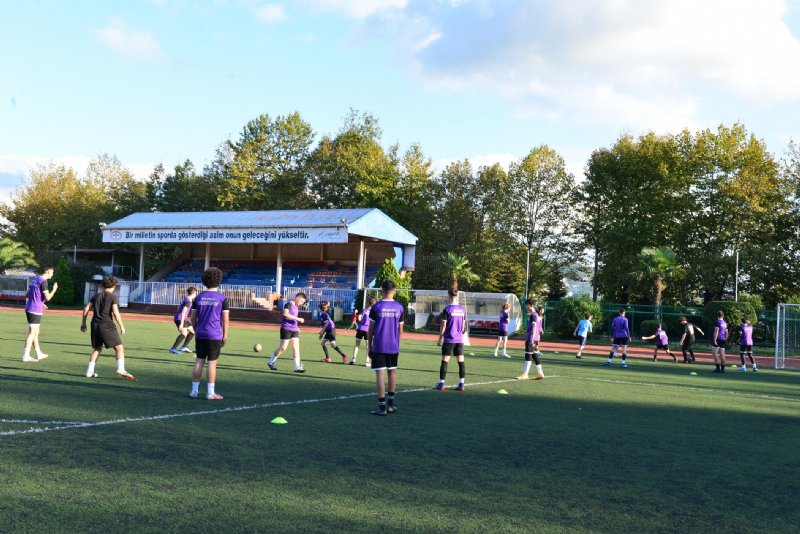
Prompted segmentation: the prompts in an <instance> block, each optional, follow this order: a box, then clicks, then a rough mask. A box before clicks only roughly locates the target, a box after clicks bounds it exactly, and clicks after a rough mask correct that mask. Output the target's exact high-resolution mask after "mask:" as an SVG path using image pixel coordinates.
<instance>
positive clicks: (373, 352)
mask: <svg viewBox="0 0 800 534" xmlns="http://www.w3.org/2000/svg"><path fill="white" fill-rule="evenodd" d="M395 288H396V286H395V283H394V282H392V281H391V280H386V281H384V282H383V284H381V293H382V294H383V299H381V300H380V301H378V302H376V303H375V304H373V306H372V308H371V309H370V311H369V318H370V320H371V321H372V322H371V323H370V325H369V336H368V337H367V341H368V343H369V356H370V358H371V359H372V370H373V371H375V391H376V393H377V394H378V409H377V410H373V411H371V412H370V413H371V414H372V415H388V414H391V413H394V412H396V411H397V405H396V404H395V402H394V394H395V391H396V389H397V360H398V359H399V357H400V335H401V334H402V333H403V305H402V304H400V303H399V302H395V300H394V294H395V292H396V289H395ZM384 374H386V375H388V378H389V389H388V391H387V390H386V386H385V385H384V383H383V376H384Z"/></svg>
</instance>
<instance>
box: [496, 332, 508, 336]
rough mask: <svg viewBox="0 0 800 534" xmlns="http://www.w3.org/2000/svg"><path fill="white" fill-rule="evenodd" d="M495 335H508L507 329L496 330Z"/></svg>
mask: <svg viewBox="0 0 800 534" xmlns="http://www.w3.org/2000/svg"><path fill="white" fill-rule="evenodd" d="M497 337H508V330H498V331H497Z"/></svg>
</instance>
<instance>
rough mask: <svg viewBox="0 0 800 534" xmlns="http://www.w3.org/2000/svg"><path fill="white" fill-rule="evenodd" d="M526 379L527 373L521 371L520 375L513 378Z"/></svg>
mask: <svg viewBox="0 0 800 534" xmlns="http://www.w3.org/2000/svg"><path fill="white" fill-rule="evenodd" d="M527 379H528V373H522V374H521V375H519V376H517V377H514V380H527Z"/></svg>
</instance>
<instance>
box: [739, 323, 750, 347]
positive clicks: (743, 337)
mask: <svg viewBox="0 0 800 534" xmlns="http://www.w3.org/2000/svg"><path fill="white" fill-rule="evenodd" d="M739 336H740V340H739V342H740V343H741V344H742V345H752V344H753V325H751V324H743V325H742V326H740V327H739Z"/></svg>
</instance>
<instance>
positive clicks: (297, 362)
mask: <svg viewBox="0 0 800 534" xmlns="http://www.w3.org/2000/svg"><path fill="white" fill-rule="evenodd" d="M301 367H303V364H302V363H300V356H295V358H294V368H295V369H300V368H301Z"/></svg>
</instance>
